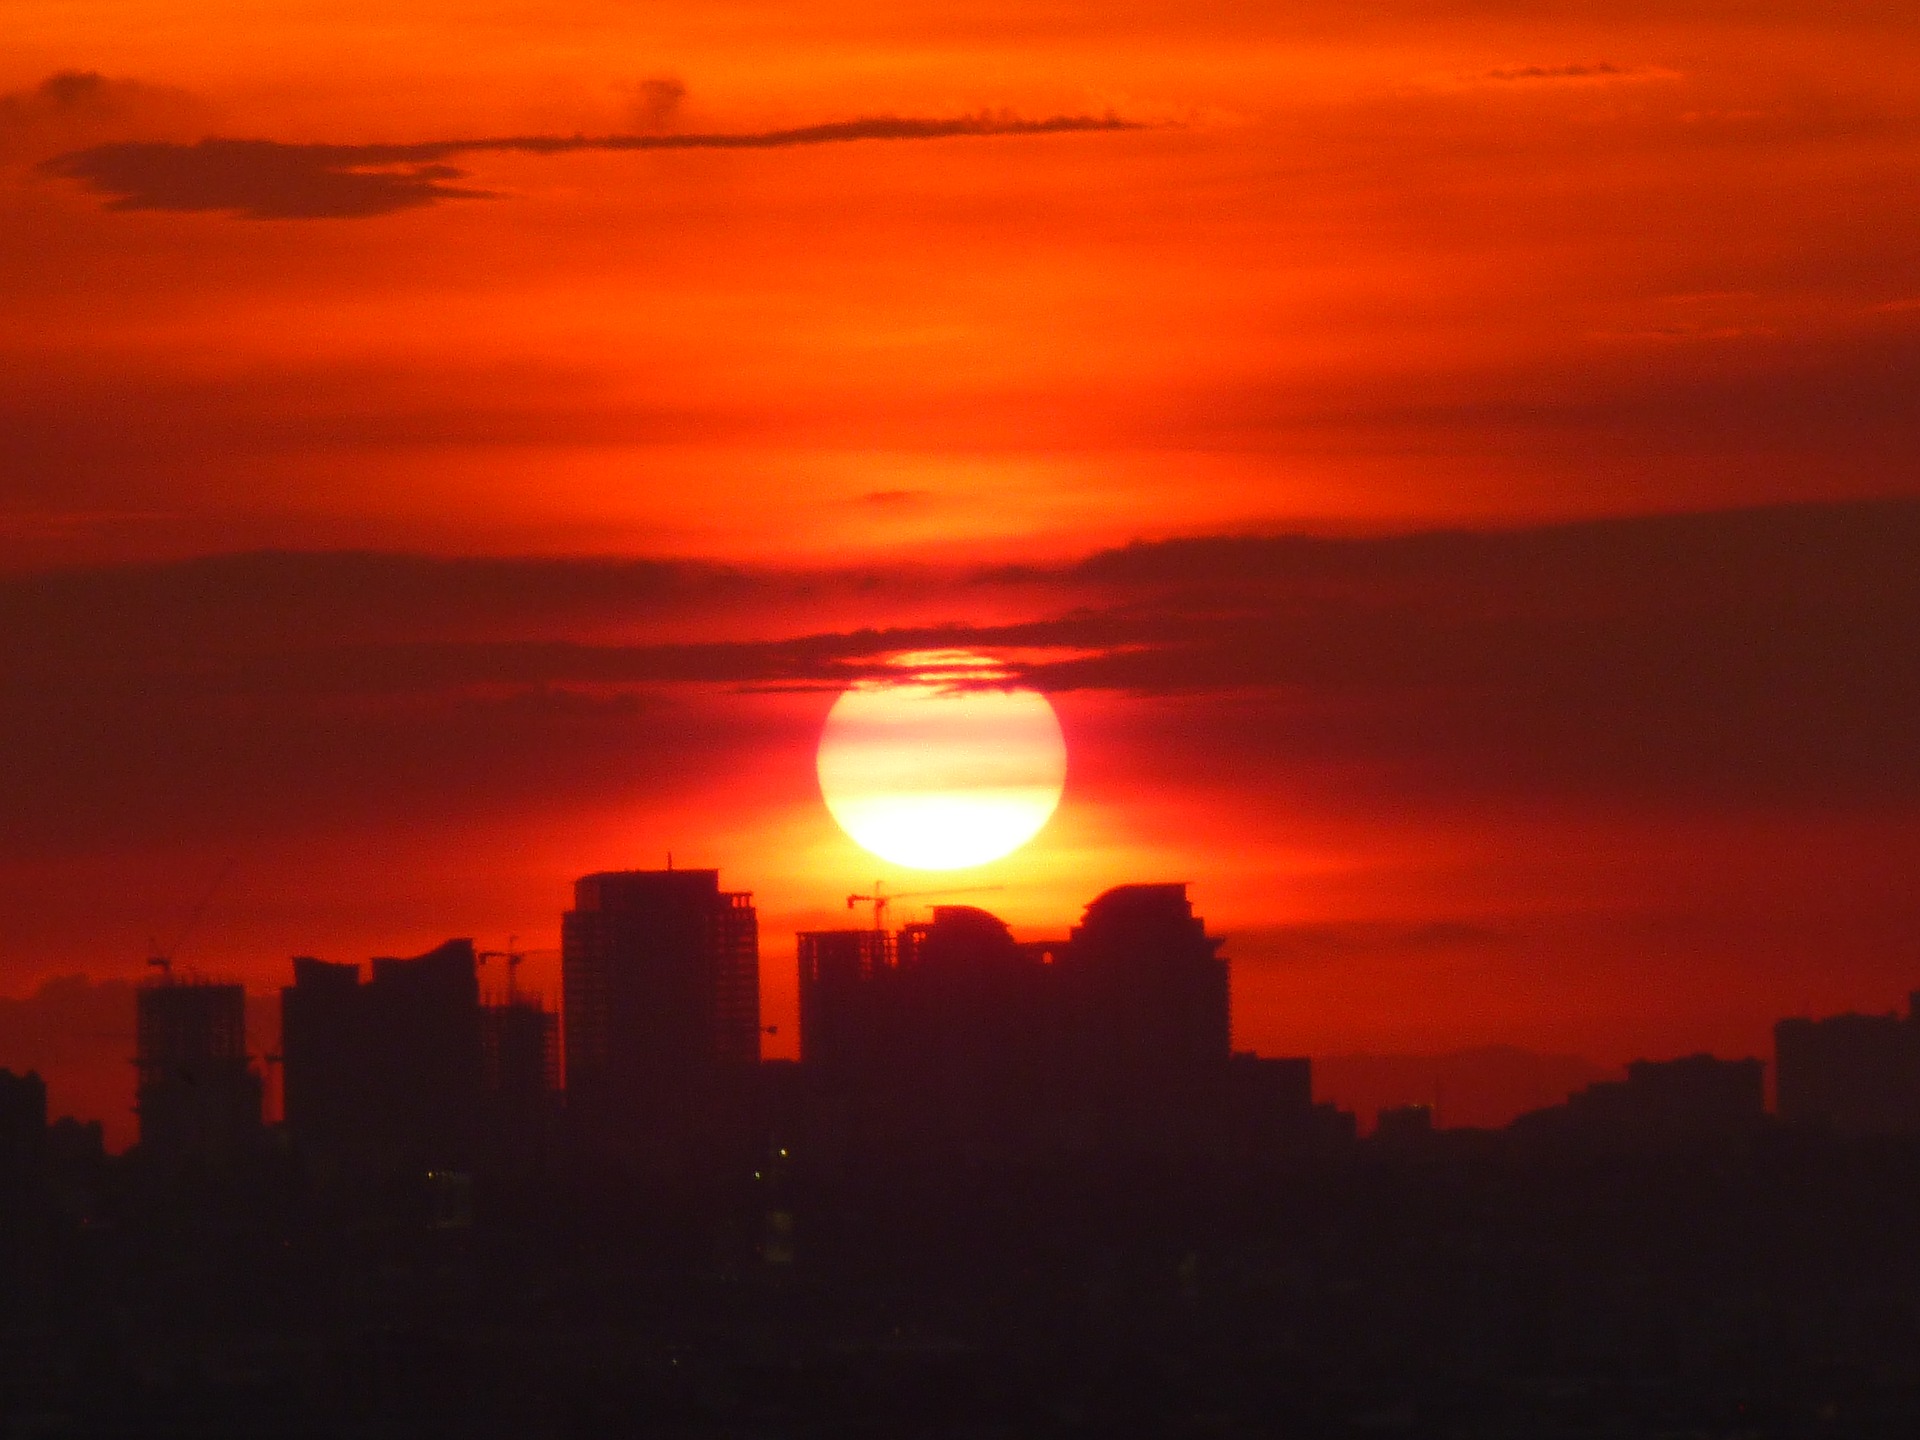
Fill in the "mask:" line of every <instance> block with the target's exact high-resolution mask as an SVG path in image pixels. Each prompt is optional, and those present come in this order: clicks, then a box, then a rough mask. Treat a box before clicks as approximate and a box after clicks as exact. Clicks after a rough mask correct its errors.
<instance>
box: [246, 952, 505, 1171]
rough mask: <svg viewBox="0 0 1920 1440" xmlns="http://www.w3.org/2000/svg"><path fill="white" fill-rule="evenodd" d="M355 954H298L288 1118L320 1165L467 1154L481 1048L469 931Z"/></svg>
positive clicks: (285, 1006)
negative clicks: (343, 958)
mask: <svg viewBox="0 0 1920 1440" xmlns="http://www.w3.org/2000/svg"><path fill="white" fill-rule="evenodd" d="M372 972H373V973H372V979H371V981H370V982H369V983H367V984H364V985H363V984H362V983H361V981H360V969H359V967H358V966H356V965H349V964H330V963H328V962H327V961H324V960H316V959H313V958H311V957H308V956H302V957H299V958H297V959H295V960H294V962H293V977H294V979H293V984H292V985H291V986H289V987H288V988H286V989H285V990H283V991H281V996H280V1004H281V1012H280V1013H281V1050H282V1053H283V1058H284V1064H285V1094H286V1120H287V1128H288V1130H289V1131H291V1132H292V1134H293V1137H294V1139H295V1141H296V1143H297V1144H298V1145H299V1146H300V1147H301V1149H302V1151H303V1152H304V1153H305V1154H307V1155H308V1156H309V1158H311V1159H314V1160H316V1161H318V1162H319V1163H321V1164H322V1165H323V1166H339V1165H346V1166H351V1167H362V1166H366V1167H372V1168H376V1169H391V1168H396V1167H402V1166H405V1167H420V1166H434V1165H439V1166H449V1165H458V1164H465V1163H469V1162H470V1160H471V1158H472V1155H473V1151H474V1148H475V1145H476V1144H477V1142H478V1139H479V1132H480V1129H481V1126H482V1123H483V1119H484V1116H483V1103H482V1102H483V1098H484V1096H485V1093H486V1083H485V1077H486V1050H485V1043H484V1035H483V1023H482V1012H481V1006H480V987H479V980H478V975H477V961H476V958H475V955H474V948H473V942H472V941H471V940H449V941H447V942H446V943H445V944H444V945H441V946H439V947H437V948H435V949H433V950H429V951H428V952H426V953H425V954H424V955H418V956H415V957H413V958H411V959H399V958H395V957H387V956H383V957H381V958H378V959H376V960H374V962H373V965H372Z"/></svg>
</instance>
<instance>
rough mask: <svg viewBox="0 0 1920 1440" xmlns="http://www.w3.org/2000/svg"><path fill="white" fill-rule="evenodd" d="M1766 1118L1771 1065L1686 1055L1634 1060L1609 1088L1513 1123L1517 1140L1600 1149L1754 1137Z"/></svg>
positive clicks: (1601, 1085) (1598, 1087)
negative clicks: (1561, 1141)
mask: <svg viewBox="0 0 1920 1440" xmlns="http://www.w3.org/2000/svg"><path fill="white" fill-rule="evenodd" d="M1765 1114H1766V1065H1765V1063H1764V1062H1763V1061H1760V1060H1754V1059H1745V1060H1722V1059H1720V1058H1718V1057H1717V1056H1713V1055H1706V1054H1700V1055H1687V1056H1684V1057H1682V1058H1680V1059H1678V1060H1636V1061H1634V1062H1633V1063H1632V1064H1630V1065H1628V1066H1627V1078H1626V1079H1625V1080H1606V1081H1602V1082H1600V1083H1599V1084H1596V1085H1589V1086H1587V1087H1586V1088H1585V1089H1583V1090H1580V1091H1577V1092H1575V1093H1574V1094H1573V1095H1571V1096H1569V1097H1568V1099H1567V1103H1566V1104H1564V1105H1556V1106H1553V1107H1551V1108H1550V1109H1546V1110H1535V1111H1533V1112H1531V1113H1530V1114H1526V1115H1522V1116H1521V1117H1520V1118H1519V1119H1517V1120H1515V1121H1514V1122H1513V1127H1512V1128H1513V1129H1514V1131H1515V1132H1516V1133H1519V1134H1523V1135H1536V1136H1539V1135H1554V1136H1560V1137H1562V1138H1566V1139H1571V1140H1575V1141H1579V1142H1583V1143H1596V1144H1603V1145H1643V1144H1647V1145H1691V1144H1698V1143H1708V1142H1712V1141H1716V1140H1720V1139H1726V1138H1729V1137H1733V1136H1740V1135H1748V1134H1751V1133H1752V1132H1753V1131H1754V1130H1755V1129H1756V1128H1758V1127H1759V1125H1760V1124H1761V1122H1762V1120H1763V1119H1764V1118H1765Z"/></svg>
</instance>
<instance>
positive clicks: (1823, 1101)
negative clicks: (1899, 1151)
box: [1773, 992, 1920, 1136]
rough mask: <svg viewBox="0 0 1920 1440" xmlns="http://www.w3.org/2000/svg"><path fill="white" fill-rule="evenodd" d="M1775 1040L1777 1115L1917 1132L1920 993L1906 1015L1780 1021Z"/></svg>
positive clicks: (1845, 1127) (1841, 1129) (1871, 1130)
mask: <svg viewBox="0 0 1920 1440" xmlns="http://www.w3.org/2000/svg"><path fill="white" fill-rule="evenodd" d="M1773 1045H1774V1066H1775V1069H1774V1085H1775V1100H1776V1106H1777V1108H1778V1110H1779V1114H1780V1118H1781V1119H1782V1120H1785V1121H1788V1122H1789V1123H1791V1124H1797V1125H1821V1126H1826V1127H1829V1128H1831V1129H1833V1130H1835V1131H1837V1132H1838V1133H1840V1134H1843V1135H1855V1136H1859V1135H1913V1134H1920V992H1916V993H1915V994H1914V995H1911V996H1909V997H1908V1001H1907V1014H1906V1016H1905V1018H1904V1019H1903V1018H1901V1017H1900V1016H1897V1015H1835V1016H1831V1017H1829V1018H1827V1019H1824V1020H1808V1019H1791V1020H1782V1021H1780V1023H1779V1024H1777V1025H1775V1026H1774V1027H1773Z"/></svg>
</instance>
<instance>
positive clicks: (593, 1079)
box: [560, 870, 760, 1165]
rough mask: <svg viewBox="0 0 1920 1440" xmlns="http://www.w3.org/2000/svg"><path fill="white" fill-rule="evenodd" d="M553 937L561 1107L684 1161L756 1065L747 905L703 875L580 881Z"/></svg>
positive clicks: (644, 874)
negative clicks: (560, 993)
mask: <svg viewBox="0 0 1920 1440" xmlns="http://www.w3.org/2000/svg"><path fill="white" fill-rule="evenodd" d="M560 935H561V941H560V944H561V965H562V983H563V986H564V1001H565V1012H566V1027H565V1053H566V1083H567V1105H568V1109H569V1110H570V1111H573V1112H575V1113H577V1114H578V1115H579V1117H580V1118H581V1119H582V1120H583V1121H584V1122H586V1124H587V1125H588V1126H589V1127H591V1128H592V1129H593V1130H595V1131H597V1132H598V1133H599V1134H601V1135H602V1136H604V1137H608V1138H614V1139H623V1140H624V1141H625V1142H627V1143H628V1144H629V1145H637V1146H639V1147H640V1148H641V1149H642V1150H644V1151H648V1152H652V1153H653V1155H654V1157H655V1158H663V1159H666V1160H668V1161H669V1162H670V1163H673V1164H675V1165H679V1164H681V1163H684V1162H685V1160H686V1153H685V1152H686V1150H687V1147H688V1146H689V1145H697V1144H698V1132H699V1131H700V1129H701V1127H702V1126H703V1125H713V1124H718V1123H719V1121H720V1119H721V1118H722V1111H727V1112H728V1113H731V1112H730V1109H729V1107H730V1106H731V1105H732V1103H733V1099H734V1097H737V1096H738V1095H739V1094H741V1092H743V1091H744V1090H745V1089H746V1088H747V1087H750V1086H751V1084H752V1081H753V1078H754V1075H755V1073H756V1072H757V1070H758V1068H759V1063H760V930H759V921H758V918H757V916H756V914H755V912H754V908H753V897H752V896H751V895H750V894H746V893H735V892H729V891H723V890H722V889H721V888H720V872H719V871H717V870H622V871H610V872H606V873H603V874H598V875H587V876H584V877H582V878H581V879H580V880H578V881H576V882H575V883H574V906H573V909H571V910H569V911H567V913H566V914H565V915H564V916H563V917H562V919H561V929H560ZM716 1107H718V1108H716Z"/></svg>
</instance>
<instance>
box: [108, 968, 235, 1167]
mask: <svg viewBox="0 0 1920 1440" xmlns="http://www.w3.org/2000/svg"><path fill="white" fill-rule="evenodd" d="M137 1016H138V1020H137V1026H138V1040H137V1044H138V1046H139V1053H138V1055H137V1057H136V1058H135V1061H134V1063H135V1065H136V1066H137V1067H138V1070H139V1091H138V1101H137V1103H136V1106H135V1109H136V1110H137V1111H138V1113H139V1117H140V1147H141V1149H142V1150H143V1151H145V1152H147V1153H149V1154H152V1155H158V1156H165V1157H171V1158H180V1159H185V1158H194V1159H222V1158H229V1157H232V1156H234V1155H237V1154H240V1153H242V1152H244V1151H245V1150H247V1149H249V1148H251V1147H252V1146H253V1145H254V1144H256V1143H257V1141H258V1140H259V1137H260V1132H261V1117H260V1101H261V1082H260V1073H259V1072H258V1071H257V1070H255V1069H254V1067H253V1060H252V1057H251V1056H249V1055H248V1054H247V993H246V990H245V989H244V988H243V987H241V986H240V985H237V984H233V983H223V982H216V981H211V980H205V979H200V978H198V977H182V976H177V975H174V974H172V973H170V972H163V973H162V974H161V975H159V976H158V977H157V978H155V979H153V980H151V981H149V982H148V983H146V984H144V985H142V986H141V987H140V992H139V999H138V1002H137Z"/></svg>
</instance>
